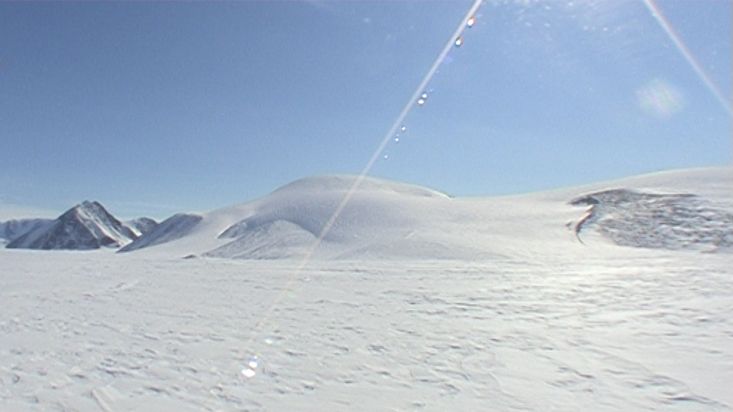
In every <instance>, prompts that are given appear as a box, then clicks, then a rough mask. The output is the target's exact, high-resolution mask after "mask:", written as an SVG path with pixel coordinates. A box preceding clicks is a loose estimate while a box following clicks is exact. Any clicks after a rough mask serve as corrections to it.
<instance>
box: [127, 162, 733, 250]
mask: <svg viewBox="0 0 733 412" xmlns="http://www.w3.org/2000/svg"><path fill="white" fill-rule="evenodd" d="M732 171H733V169H731V168H726V167H723V168H706V169H691V170H681V171H673V172H663V173H654V174H649V175H644V176H639V177H634V178H627V179H621V180H618V181H613V182H603V183H598V184H593V185H587V186H583V187H576V188H569V189H561V190H554V191H549V192H542V193H534V194H527V195H521V196H504V197H494V198H451V197H449V196H446V195H444V194H442V193H439V192H437V191H434V190H431V189H427V188H423V187H418V186H413V185H407V184H403V183H397V182H391V181H386V180H381V179H375V178H366V179H364V180H363V181H362V182H361V184H360V185H359V186H358V189H357V190H355V191H353V192H350V189H351V188H352V186H353V184H354V182H355V179H357V177H354V176H322V177H312V178H306V179H301V180H298V181H295V182H293V183H290V184H288V185H286V186H283V187H281V188H280V189H277V190H275V191H274V192H272V193H271V194H270V195H268V196H265V197H264V198H262V199H259V200H256V201H254V202H250V203H246V204H242V205H236V206H232V207H228V208H224V209H219V210H215V211H212V212H210V213H206V214H203V215H201V216H199V215H177V216H174V217H172V218H170V219H168V220H167V221H165V222H163V223H162V224H161V225H160V226H158V227H157V228H156V229H155V230H153V231H151V232H150V233H148V234H146V235H144V236H142V237H140V238H139V239H137V240H136V241H134V242H133V243H131V244H130V245H128V246H126V247H125V248H123V249H122V250H121V251H132V250H138V249H150V253H152V252H153V250H154V251H156V252H157V253H165V254H172V255H180V256H187V255H192V254H193V255H203V256H212V257H226V258H245V259H281V258H298V257H303V256H313V257H315V258H322V259H363V258H379V259H402V258H408V259H410V258H415V259H436V258H437V259H462V260H484V259H493V258H496V257H500V256H507V255H513V256H516V255H517V254H522V255H526V254H538V253H540V254H548V253H549V254H553V253H557V251H558V250H561V251H564V252H569V251H574V252H579V253H584V252H588V251H589V250H596V251H598V250H610V249H613V248H614V247H617V246H631V247H637V248H662V249H674V250H677V249H680V250H688V249H693V250H705V251H718V250H726V249H729V247H730V245H731V243H732V242H733V225H731V222H733V190H731V188H733V178H732V177H733V172H732ZM347 196H348V198H349V200H348V202H346V203H345V204H342V201H343V200H344V199H345V197H347ZM337 210H338V211H339V213H338V217H337V218H336V219H333V218H334V213H335V212H336V211H337ZM324 228H328V230H326V231H325V232H324ZM153 246H154V247H153Z"/></svg>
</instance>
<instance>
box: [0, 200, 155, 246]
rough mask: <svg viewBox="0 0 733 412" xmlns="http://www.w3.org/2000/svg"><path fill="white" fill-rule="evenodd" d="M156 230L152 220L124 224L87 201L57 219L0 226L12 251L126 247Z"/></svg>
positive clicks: (21, 221) (3, 236)
mask: <svg viewBox="0 0 733 412" xmlns="http://www.w3.org/2000/svg"><path fill="white" fill-rule="evenodd" d="M156 226H157V222H155V221H154V220H153V219H150V218H139V219H135V220H131V221H129V222H121V221H120V220H118V219H117V218H115V217H114V216H112V214H110V213H109V212H108V211H107V209H105V208H104V206H102V205H101V204H100V203H99V202H93V201H85V202H82V203H80V204H78V205H76V206H74V207H72V208H71V209H69V210H67V211H66V212H64V213H63V214H62V215H61V216H59V217H58V218H56V219H21V220H11V221H7V222H4V223H0V237H1V238H2V239H4V240H5V241H7V242H9V243H8V244H7V246H6V247H7V248H10V249H43V250H51V249H66V250H90V249H99V248H101V247H112V248H118V247H121V246H124V245H126V244H128V243H130V242H132V241H134V240H135V239H137V238H138V237H140V236H142V235H144V234H145V233H147V232H149V231H151V230H153V229H155V227H156Z"/></svg>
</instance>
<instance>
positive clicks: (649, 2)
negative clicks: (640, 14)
mask: <svg viewBox="0 0 733 412" xmlns="http://www.w3.org/2000/svg"><path fill="white" fill-rule="evenodd" d="M643 1H644V5H645V6H646V8H647V9H649V12H650V13H651V14H652V17H654V19H655V20H656V21H657V23H659V26H660V27H661V28H662V30H664V32H665V33H666V34H667V37H669V40H670V41H672V43H673V44H674V46H675V47H676V48H677V51H679V52H680V54H681V55H682V57H683V58H684V59H685V60H686V61H687V63H688V64H689V65H690V67H692V70H694V71H695V74H697V76H698V77H699V78H700V80H701V81H702V82H703V83H704V84H705V87H707V89H708V90H709V91H710V93H712V94H713V96H715V98H716V99H717V100H718V102H719V103H720V104H721V106H723V109H725V111H726V112H728V115H729V116H733V108H731V104H730V102H729V101H728V99H726V98H725V96H724V95H723V93H722V92H721V91H720V89H719V88H718V86H716V84H715V83H714V82H713V80H712V79H711V78H710V76H708V74H707V72H706V71H705V69H703V68H702V65H701V64H700V62H698V61H697V59H696V58H695V55H694V54H692V52H691V51H690V49H689V48H688V47H687V45H685V43H684V42H683V41H682V37H680V35H679V34H678V33H677V32H676V31H675V30H674V27H672V23H670V22H669V20H668V19H667V17H666V16H665V15H664V13H662V9H661V8H659V6H658V5H657V4H656V2H655V1H654V0H643Z"/></svg>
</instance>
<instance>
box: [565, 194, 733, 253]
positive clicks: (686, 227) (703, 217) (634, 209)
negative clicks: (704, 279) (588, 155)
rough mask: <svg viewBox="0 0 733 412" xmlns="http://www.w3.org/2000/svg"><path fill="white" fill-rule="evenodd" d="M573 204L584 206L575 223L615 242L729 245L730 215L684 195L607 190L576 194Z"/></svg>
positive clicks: (708, 247)
mask: <svg viewBox="0 0 733 412" xmlns="http://www.w3.org/2000/svg"><path fill="white" fill-rule="evenodd" d="M572 204H574V205H590V206H591V208H590V210H589V212H588V215H587V216H586V217H585V218H584V219H583V220H581V221H580V222H579V223H578V224H577V225H576V233H578V236H579V237H582V236H581V233H582V231H584V230H589V229H596V230H598V231H599V232H600V233H601V234H603V235H604V236H606V237H607V238H609V239H611V240H612V241H613V242H615V243H616V244H618V245H622V246H633V247H645V248H660V249H672V250H678V249H700V250H706V251H715V250H717V249H720V248H730V247H731V246H733V214H731V213H728V212H726V211H724V210H720V209H716V208H713V207H711V206H710V205H709V204H708V203H707V202H705V201H704V200H703V199H700V198H699V197H697V196H694V195H689V194H655V193H643V192H636V191H632V190H624V189H617V190H607V191H603V192H598V193H593V194H590V195H586V196H582V197H580V198H577V199H575V200H573V201H572Z"/></svg>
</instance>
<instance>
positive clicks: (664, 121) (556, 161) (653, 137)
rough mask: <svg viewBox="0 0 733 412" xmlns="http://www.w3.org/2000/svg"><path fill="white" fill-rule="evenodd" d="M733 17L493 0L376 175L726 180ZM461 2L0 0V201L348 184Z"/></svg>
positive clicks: (421, 179) (241, 195)
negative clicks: (679, 171)
mask: <svg viewBox="0 0 733 412" xmlns="http://www.w3.org/2000/svg"><path fill="white" fill-rule="evenodd" d="M732 4H733V2H731V1H728V0H700V1H697V0H667V1H663V0H657V1H656V2H647V3H646V4H645V2H644V1H641V0H633V1H631V0H629V1H624V0H608V1H589V0H588V1H582V0H574V1H562V2H561V1H531V0H524V1H487V2H486V3H485V4H484V5H483V6H482V7H481V9H480V11H479V13H478V15H477V20H476V24H475V25H474V26H473V27H472V28H470V29H466V31H465V33H464V36H463V37H464V44H463V45H462V46H461V47H460V48H454V49H453V50H451V52H450V54H449V55H448V56H447V58H446V59H445V60H444V61H443V63H442V65H441V66H440V69H439V72H438V73H437V75H436V76H435V77H434V78H433V80H432V81H431V83H430V85H429V87H428V91H429V98H428V100H427V103H426V104H425V105H424V106H421V107H417V106H416V107H415V109H414V110H413V111H412V112H410V114H409V116H408V118H407V120H406V121H405V125H406V126H407V127H408V130H407V133H406V134H404V136H402V137H401V140H400V142H399V143H391V144H390V145H389V146H388V147H387V149H386V151H385V154H387V155H388V158H387V159H385V158H383V157H380V160H379V161H378V162H377V163H376V165H375V167H374V168H373V170H372V171H371V174H372V175H374V176H378V177H385V178H389V179H395V180H400V181H406V182H410V183H415V184H420V185H425V186H429V187H432V188H435V189H438V190H442V191H444V192H447V193H449V194H452V195H457V196H463V195H470V196H478V195H494V194H507V193H520V192H527V191H534V190H539V189H548V188H553V187H559V186H568V185H574V184H579V183H585V182H592V181H597V180H601V179H607V178H614V177H621V176H626V175H631V174H637V173H642V172H648V171H655V170H661V169H670V168H680V167H692V166H707V165H723V164H730V162H731V155H732V152H733V149H732V147H731V144H732V140H731V139H732V138H731V133H732V131H731V117H730V113H729V112H728V111H726V107H725V104H724V103H726V102H727V104H728V108H729V107H730V96H731V90H732V89H733V86H732V85H731V72H732V68H731V60H732V57H731V54H732V51H731V48H732V47H731V18H730V17H731V15H732V12H733V6H732ZM470 5H471V1H457V0H456V1H359V2H354V1H343V2H336V1H302V2H295V1H292V2H287V1H241V2H215V3H208V2H207V3H197V2H155V3H144V2H121V3H107V2H103V3H102V2H100V3H94V2H78V3H69V2H58V3H46V2H38V3H35V2H31V3H26V2H18V3H12V2H11V3H6V2H3V3H0V22H1V23H0V156H2V157H1V158H2V160H1V161H0V203H2V204H5V205H14V206H13V207H16V206H18V205H20V206H23V207H29V208H31V207H32V208H34V209H41V210H53V211H56V212H61V211H63V210H64V209H66V208H68V207H70V206H72V205H73V204H75V203H78V202H80V201H81V200H84V199H94V200H99V201H101V202H102V203H103V204H105V205H107V206H108V207H109V208H110V210H111V211H112V212H113V213H115V214H117V215H120V216H122V217H132V216H137V215H149V216H154V217H157V218H162V217H166V216H168V215H170V214H172V213H174V212H179V211H205V210H210V209H214V208H218V207H223V206H227V205H231V204H234V203H240V202H244V201H247V200H251V199H254V198H256V197H259V196H262V195H265V194H267V193H268V192H270V191H271V190H274V189H275V188H276V187H278V186H280V185H282V184H285V183H287V182H289V181H291V180H294V179H297V178H300V177H304V176H310V175H320V174H333V173H350V174H357V173H359V172H360V171H361V169H362V168H363V167H364V165H365V164H366V162H367V161H368V159H369V158H370V156H371V155H372V154H373V153H374V150H375V149H376V148H377V146H378V145H379V143H380V141H381V140H382V138H383V137H384V135H385V133H386V132H387V131H388V129H389V127H390V126H391V124H392V122H393V121H394V119H395V118H396V116H397V115H398V113H399V112H400V110H401V109H402V107H403V106H404V105H405V104H406V102H407V101H408V99H409V98H410V96H411V95H412V93H413V92H414V91H415V88H416V87H417V85H418V84H419V83H420V80H421V79H422V78H423V76H424V75H425V73H426V72H427V70H428V68H429V66H430V65H431V63H432V62H433V60H434V59H435V58H436V56H437V55H438V53H439V52H440V49H441V48H442V46H443V45H444V44H445V43H446V41H448V40H449V38H450V37H451V33H452V32H453V31H454V30H455V28H456V27H457V25H458V24H459V22H460V21H461V19H462V18H463V16H464V14H465V13H466V11H467V10H468V8H469V7H470ZM650 5H654V6H657V7H658V9H659V10H661V11H662V12H663V13H664V15H665V16H666V19H667V21H668V22H669V24H670V28H671V29H672V31H673V32H674V33H675V34H676V35H678V36H679V39H680V40H682V41H683V42H684V47H686V48H687V49H688V50H689V51H690V52H691V53H692V54H691V55H690V56H688V58H687V59H686V58H685V56H684V55H683V53H681V50H680V48H679V47H678V46H677V45H675V43H674V42H673V41H672V39H671V38H670V36H669V33H668V32H665V30H664V28H663V27H662V26H661V25H660V24H659V19H655V18H654V17H653V15H652V13H651V11H650V10H651V9H650V7H649V6H650ZM689 57H692V59H694V60H695V61H696V63H697V64H699V67H700V68H702V70H703V71H704V73H705V75H706V76H709V80H710V81H711V82H712V84H713V85H714V87H715V88H717V90H718V92H719V93H720V94H722V96H724V99H725V100H724V102H721V101H720V99H716V96H715V94H714V93H712V92H711V90H710V87H708V86H706V84H705V81H704V79H702V78H701V75H700V72H699V71H698V72H696V71H695V69H694V68H693V67H692V65H691V64H690V59H689ZM728 110H729V109H728ZM8 207H10V206H8Z"/></svg>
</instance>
